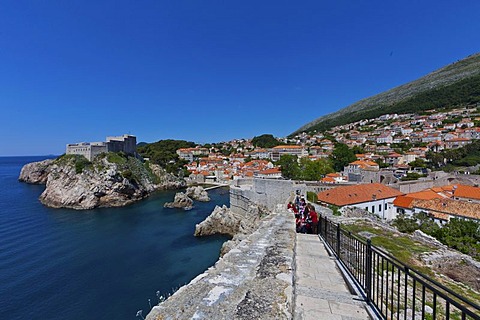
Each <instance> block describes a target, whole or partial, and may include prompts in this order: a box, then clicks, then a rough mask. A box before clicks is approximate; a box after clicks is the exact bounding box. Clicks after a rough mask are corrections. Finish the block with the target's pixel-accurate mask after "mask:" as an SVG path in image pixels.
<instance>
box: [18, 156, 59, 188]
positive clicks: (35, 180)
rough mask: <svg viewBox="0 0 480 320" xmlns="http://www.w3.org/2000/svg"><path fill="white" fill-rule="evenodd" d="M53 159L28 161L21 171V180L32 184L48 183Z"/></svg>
mask: <svg viewBox="0 0 480 320" xmlns="http://www.w3.org/2000/svg"><path fill="white" fill-rule="evenodd" d="M53 162H54V160H53V159H48V160H43V161H39V162H32V163H27V164H26V165H24V166H23V168H22V171H21V172H20V177H19V178H18V180H19V181H22V182H26V183H31V184H46V183H47V178H48V174H49V173H50V166H51V164H52V163H53Z"/></svg>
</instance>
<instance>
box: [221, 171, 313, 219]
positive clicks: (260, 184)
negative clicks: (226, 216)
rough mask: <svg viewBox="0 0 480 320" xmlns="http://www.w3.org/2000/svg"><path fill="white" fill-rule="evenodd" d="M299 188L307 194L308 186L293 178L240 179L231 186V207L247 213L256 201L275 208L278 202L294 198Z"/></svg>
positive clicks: (236, 210)
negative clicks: (298, 182)
mask: <svg viewBox="0 0 480 320" xmlns="http://www.w3.org/2000/svg"><path fill="white" fill-rule="evenodd" d="M297 190H298V192H299V193H300V194H303V195H305V194H306V191H307V186H306V185H305V184H297V183H295V182H294V181H291V180H276V179H238V180H235V182H234V184H233V185H232V186H231V187H230V209H231V210H232V211H234V212H238V213H241V214H245V213H246V212H247V211H248V207H249V206H250V205H251V204H252V203H254V204H257V205H263V206H265V207H267V208H268V209H269V210H273V209H274V208H275V207H276V206H277V204H286V203H287V202H288V201H291V200H293V198H294V196H295V193H296V192H297Z"/></svg>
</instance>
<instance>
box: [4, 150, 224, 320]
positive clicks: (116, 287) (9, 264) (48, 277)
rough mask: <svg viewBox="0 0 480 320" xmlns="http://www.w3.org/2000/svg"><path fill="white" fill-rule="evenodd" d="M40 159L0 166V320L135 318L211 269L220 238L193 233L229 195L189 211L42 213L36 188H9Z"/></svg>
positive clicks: (154, 206) (168, 195)
mask: <svg viewBox="0 0 480 320" xmlns="http://www.w3.org/2000/svg"><path fill="white" fill-rule="evenodd" d="M44 158H45V157H43V158H40V157H3V158H2V157H0V319H11V320H13V319H30V320H33V319H42V320H43V319H70V320H73V319H109V320H111V319H136V317H135V315H136V313H137V310H139V309H142V310H143V314H144V315H146V314H147V313H148V311H149V309H150V308H149V304H148V299H151V301H152V305H153V304H154V302H155V301H156V295H155V293H156V291H157V290H158V291H160V292H161V293H162V294H167V293H169V292H171V290H172V288H178V287H179V286H181V285H183V284H185V283H187V282H189V281H190V280H191V279H193V278H194V277H195V276H197V275H198V274H200V273H202V272H203V271H205V270H206V269H207V268H208V267H209V266H211V265H213V264H214V263H215V261H216V260H217V259H218V256H219V250H220V247H221V245H222V243H223V242H224V241H225V240H226V238H225V237H208V238H195V237H194V236H193V232H194V229H195V224H196V223H199V222H200V221H202V220H203V219H204V218H205V217H206V216H207V215H208V214H209V213H210V212H211V211H212V210H213V208H214V206H215V204H227V205H228V201H229V199H228V191H226V190H224V189H215V190H211V191H209V195H210V197H211V198H212V201H211V202H208V203H198V202H196V204H195V208H194V209H193V210H191V211H183V210H178V209H164V208H163V204H164V203H165V202H166V201H172V199H173V196H174V194H175V192H174V191H166V192H160V193H158V194H155V195H153V196H151V197H150V198H149V199H147V200H144V201H141V202H139V203H136V204H134V205H131V206H127V207H124V208H111V209H107V208H105V209H96V210H89V211H75V210H67V209H50V208H46V207H44V206H43V205H42V204H41V203H40V202H39V201H38V197H39V195H40V194H41V193H42V191H43V190H44V186H38V185H28V184H25V183H20V182H18V181H17V179H18V175H19V173H20V169H21V167H22V166H23V164H25V163H28V162H32V161H38V160H42V159H44Z"/></svg>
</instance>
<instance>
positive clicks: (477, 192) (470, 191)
mask: <svg viewBox="0 0 480 320" xmlns="http://www.w3.org/2000/svg"><path fill="white" fill-rule="evenodd" d="M455 186H456V187H457V188H456V189H455V193H454V196H455V197H459V198H467V199H475V200H480V188H479V187H472V186H466V185H462V184H459V185H455ZM452 189H454V187H452Z"/></svg>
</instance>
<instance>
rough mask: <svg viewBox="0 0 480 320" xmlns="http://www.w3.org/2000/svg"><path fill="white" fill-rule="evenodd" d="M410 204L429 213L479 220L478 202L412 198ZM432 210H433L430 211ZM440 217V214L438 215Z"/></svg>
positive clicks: (479, 208) (479, 206)
mask: <svg viewBox="0 0 480 320" xmlns="http://www.w3.org/2000/svg"><path fill="white" fill-rule="evenodd" d="M412 205H413V206H414V207H416V208H419V209H425V210H428V211H430V213H433V212H435V213H438V214H449V215H452V216H460V217H466V218H470V219H476V220H480V203H472V202H467V201H459V200H451V199H432V200H414V201H413V203H412ZM432 211H433V212H432ZM438 218H440V216H438Z"/></svg>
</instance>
